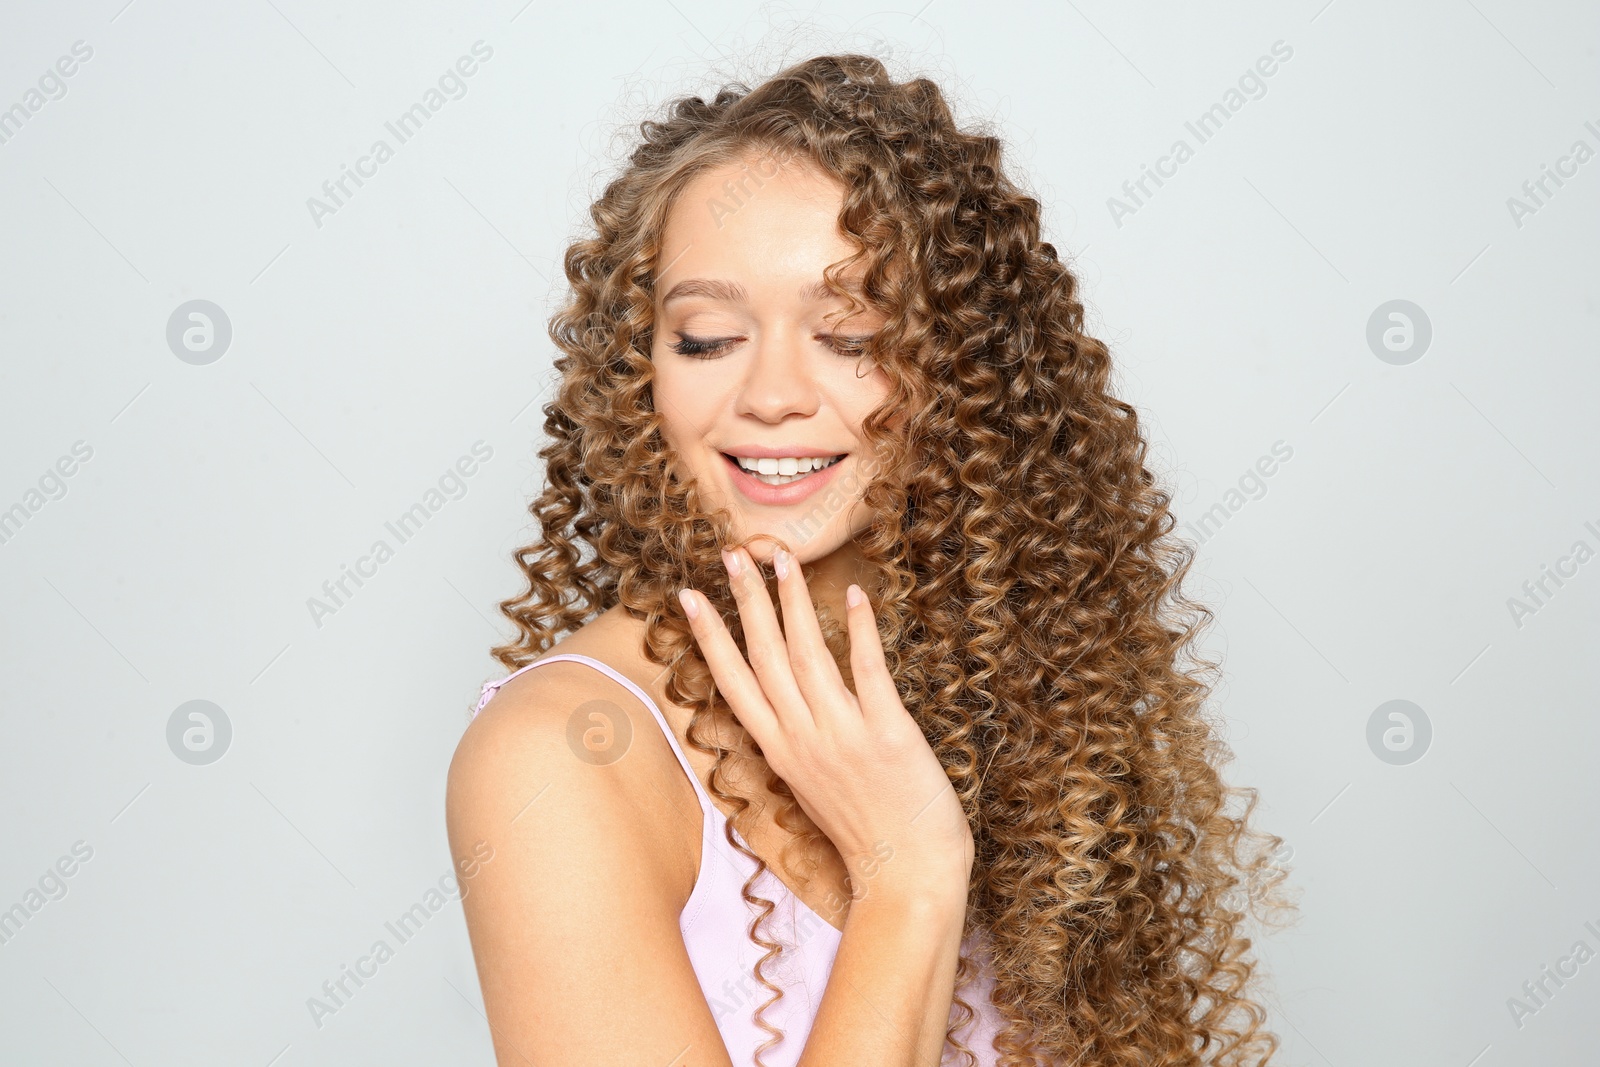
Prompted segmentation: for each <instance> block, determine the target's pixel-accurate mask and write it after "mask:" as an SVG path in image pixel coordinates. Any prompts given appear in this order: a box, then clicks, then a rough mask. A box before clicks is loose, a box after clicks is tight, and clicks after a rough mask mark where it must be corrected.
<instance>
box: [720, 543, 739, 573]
mask: <svg viewBox="0 0 1600 1067" xmlns="http://www.w3.org/2000/svg"><path fill="white" fill-rule="evenodd" d="M722 565H723V566H724V567H727V568H728V576H729V577H730V578H737V577H738V576H739V557H738V556H736V555H734V554H733V553H732V552H730V551H728V550H727V549H726V548H725V549H723V550H722Z"/></svg>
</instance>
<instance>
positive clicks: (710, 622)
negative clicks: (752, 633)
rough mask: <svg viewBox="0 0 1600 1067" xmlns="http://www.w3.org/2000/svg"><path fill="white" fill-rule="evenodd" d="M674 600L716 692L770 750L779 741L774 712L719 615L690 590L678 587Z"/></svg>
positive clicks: (761, 743) (765, 748)
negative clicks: (714, 685)
mask: <svg viewBox="0 0 1600 1067" xmlns="http://www.w3.org/2000/svg"><path fill="white" fill-rule="evenodd" d="M678 600H679V602H680V603H681V604H682V605H683V609H684V610H683V613H684V616H685V617H686V618H687V619H688V620H689V630H690V632H691V633H693V634H694V639H695V642H696V643H697V644H698V645H699V646H700V654H701V655H702V656H704V657H705V661H706V666H708V667H710V668H711V676H712V678H713V679H715V681H716V683H717V691H718V692H720V693H721V694H722V698H723V699H724V700H726V701H727V702H728V707H730V708H732V709H733V713H734V715H736V716H737V717H738V719H739V722H740V723H741V724H743V726H744V728H745V729H746V730H747V731H749V733H750V736H751V737H753V738H755V741H756V744H758V745H760V746H761V750H762V751H763V752H771V751H772V749H771V748H770V747H769V745H781V744H782V741H781V739H780V738H781V734H782V731H781V730H780V729H779V727H778V719H777V715H776V714H775V713H774V712H773V709H772V705H771V704H770V703H769V702H768V701H767V698H766V695H765V694H764V693H763V692H762V690H761V682H760V681H759V680H758V679H757V678H756V676H755V672H753V671H752V670H751V669H750V665H749V664H747V663H746V662H745V661H744V656H743V654H742V653H740V651H739V646H738V644H737V643H735V642H734V640H733V635H732V634H730V633H729V632H728V628H727V626H726V625H724V624H723V621H722V616H721V615H720V614H718V613H717V610H716V609H715V608H713V607H712V606H711V601H709V600H707V599H706V598H705V597H704V596H702V595H701V594H699V593H697V592H695V591H694V590H692V589H682V590H679V592H678Z"/></svg>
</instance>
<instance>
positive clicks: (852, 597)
mask: <svg viewBox="0 0 1600 1067" xmlns="http://www.w3.org/2000/svg"><path fill="white" fill-rule="evenodd" d="M865 599H866V597H864V596H862V595H861V587H860V586H859V585H852V586H850V588H849V589H846V590H845V591H844V602H845V603H846V604H849V605H850V606H851V607H852V608H853V607H855V606H857V605H858V604H860V603H861V602H862V601H863V600H865Z"/></svg>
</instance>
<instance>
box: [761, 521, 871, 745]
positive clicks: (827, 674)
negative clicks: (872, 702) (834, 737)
mask: <svg viewBox="0 0 1600 1067" xmlns="http://www.w3.org/2000/svg"><path fill="white" fill-rule="evenodd" d="M780 561H782V562H780ZM772 565H773V569H774V570H775V571H777V572H778V601H779V603H780V604H782V605H783V634H784V637H785V638H786V639H787V642H788V646H789V667H790V670H791V672H792V673H793V674H794V679H795V683H796V684H797V685H798V686H799V687H800V695H801V697H802V699H804V700H805V702H806V706H807V707H809V708H810V709H811V717H812V719H813V720H815V721H816V722H817V723H818V725H821V726H824V727H826V726H828V725H840V724H842V723H843V722H844V721H845V720H842V719H840V716H841V715H843V714H854V713H855V712H854V709H853V708H851V706H850V704H851V701H850V699H849V695H850V691H849V690H848V689H846V688H845V684H844V676H843V675H841V674H840V673H839V665H838V664H837V663H835V662H834V661H833V653H832V652H830V651H829V650H828V643H827V642H826V641H825V640H823V637H822V626H821V624H820V623H819V622H818V621H817V606H816V604H815V603H814V602H813V601H812V599H811V589H810V587H809V586H807V585H806V578H805V572H804V571H802V570H801V568H800V561H799V560H797V559H795V558H794V556H792V555H789V554H788V553H785V552H784V551H783V549H781V548H780V549H776V550H774V552H773V555H772Z"/></svg>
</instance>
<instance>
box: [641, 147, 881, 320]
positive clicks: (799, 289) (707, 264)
mask: <svg viewBox="0 0 1600 1067" xmlns="http://www.w3.org/2000/svg"><path fill="white" fill-rule="evenodd" d="M843 202H844V187H843V186H842V185H841V184H840V183H839V182H838V181H837V180H836V179H834V178H832V177H830V176H829V175H827V174H825V173H823V172H822V171H820V170H819V169H817V167H816V166H815V165H814V164H812V163H810V162H809V161H802V160H799V159H788V160H781V159H776V158H774V157H770V156H768V157H750V158H746V159H741V160H738V161H735V162H732V163H725V164H721V165H719V166H716V167H714V168H711V169H710V170H707V171H704V172H702V173H701V174H699V175H696V176H695V178H694V179H693V180H691V181H690V182H689V183H688V184H687V185H686V186H685V187H684V188H683V190H682V191H681V192H680V193H679V194H678V197H677V199H676V201H675V202H674V203H673V205H672V209H671V211H670V213H669V214H668V217H667V223H666V226H665V228H664V230H663V232H662V244H661V252H660V258H661V262H662V266H661V267H659V268H658V269H657V271H656V276H655V282H656V292H657V293H658V294H660V298H662V299H664V298H665V297H666V296H668V295H669V294H671V293H672V292H673V291H674V289H675V288H676V287H677V285H678V283H680V282H682V281H684V280H688V279H718V278H720V279H723V280H724V281H728V282H732V283H733V285H725V286H721V287H711V288H709V289H708V288H707V287H704V286H700V287H691V288H692V291H693V295H697V296H701V297H704V298H708V299H737V298H739V297H740V296H741V294H740V293H739V292H738V291H737V289H735V288H734V285H738V286H739V288H742V289H743V290H744V292H743V294H742V295H743V296H745V297H748V296H749V295H750V292H751V290H752V289H756V290H765V289H768V288H769V287H776V288H778V289H781V290H783V291H784V292H787V293H789V294H794V295H801V294H802V293H803V291H804V295H805V296H806V297H811V298H814V297H816V296H818V295H819V293H818V291H817V289H816V288H815V286H816V284H817V283H819V282H820V280H821V277H822V272H823V270H824V268H826V267H828V266H829V265H831V264H833V263H836V262H839V261H840V260H843V259H846V258H848V257H849V256H850V255H851V254H852V252H853V251H854V246H853V245H852V244H851V243H850V242H849V241H848V240H847V239H846V238H845V237H844V235H843V234H842V233H840V232H839V227H838V218H839V210H840V208H841V206H842V205H843ZM741 282H742V283H743V284H742V285H739V283H741ZM807 290H809V291H807Z"/></svg>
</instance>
